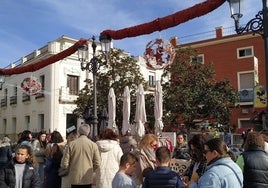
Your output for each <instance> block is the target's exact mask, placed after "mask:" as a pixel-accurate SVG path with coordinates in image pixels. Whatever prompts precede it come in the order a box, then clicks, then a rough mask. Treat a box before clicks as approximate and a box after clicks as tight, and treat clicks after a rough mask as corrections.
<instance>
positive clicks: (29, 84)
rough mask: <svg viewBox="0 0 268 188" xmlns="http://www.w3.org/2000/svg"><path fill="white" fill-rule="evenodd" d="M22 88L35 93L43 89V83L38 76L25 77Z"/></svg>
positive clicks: (28, 92) (29, 92) (29, 93)
mask: <svg viewBox="0 0 268 188" xmlns="http://www.w3.org/2000/svg"><path fill="white" fill-rule="evenodd" d="M20 86H21V89H22V90H23V91H24V92H25V93H27V94H28V95H35V94H38V93H39V92H40V91H41V88H42V85H41V83H40V82H39V80H38V79H37V78H36V77H28V78H25V79H24V80H23V81H22V82H21V84H20Z"/></svg>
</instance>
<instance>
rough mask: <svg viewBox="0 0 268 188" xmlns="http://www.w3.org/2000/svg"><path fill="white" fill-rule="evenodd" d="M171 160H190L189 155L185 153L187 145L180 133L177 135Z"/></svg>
mask: <svg viewBox="0 0 268 188" xmlns="http://www.w3.org/2000/svg"><path fill="white" fill-rule="evenodd" d="M172 158H175V159H185V160H190V159H191V157H190V155H189V154H188V153H187V143H186V141H185V139H184V134H183V133H182V132H179V133H178V134H177V138H176V146H175V148H174V152H173V155H172Z"/></svg>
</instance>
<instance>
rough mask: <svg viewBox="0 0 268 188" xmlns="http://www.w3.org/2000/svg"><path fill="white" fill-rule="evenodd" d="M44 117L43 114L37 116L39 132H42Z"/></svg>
mask: <svg viewBox="0 0 268 188" xmlns="http://www.w3.org/2000/svg"><path fill="white" fill-rule="evenodd" d="M44 119H45V115H44V114H38V127H39V129H40V131H41V130H44V128H45V123H44Z"/></svg>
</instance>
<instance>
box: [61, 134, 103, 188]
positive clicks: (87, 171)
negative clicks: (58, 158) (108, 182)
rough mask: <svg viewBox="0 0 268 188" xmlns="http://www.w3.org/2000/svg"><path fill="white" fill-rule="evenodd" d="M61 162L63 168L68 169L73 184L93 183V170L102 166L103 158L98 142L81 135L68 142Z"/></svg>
mask: <svg viewBox="0 0 268 188" xmlns="http://www.w3.org/2000/svg"><path fill="white" fill-rule="evenodd" d="M65 151H66V153H65V154H64V156H63V158H62V162H61V167H62V168H63V169H68V170H69V174H68V178H69V181H70V184H72V185H87V184H92V183H93V172H94V171H97V170H98V169H99V168H100V163H101V158H100V153H99V150H98V146H97V145H96V143H94V142H92V141H91V140H90V139H89V138H88V137H87V136H85V135H81V136H79V137H78V138H77V139H75V140H74V141H72V142H70V143H69V144H68V149H66V150H65Z"/></svg>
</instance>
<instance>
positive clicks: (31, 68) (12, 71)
mask: <svg viewBox="0 0 268 188" xmlns="http://www.w3.org/2000/svg"><path fill="white" fill-rule="evenodd" d="M85 44H86V45H87V44H88V42H87V40H86V39H80V40H79V41H77V42H76V43H75V44H74V45H73V46H71V47H70V48H67V49H66V50H64V51H62V52H60V53H58V54H55V55H53V56H50V57H49V58H47V59H44V60H41V61H39V62H34V63H31V64H29V65H26V66H18V67H15V68H11V69H0V73H2V74H3V75H13V74H21V73H25V72H34V71H36V70H39V69H41V68H43V67H46V66H47V65H50V64H52V63H55V62H57V61H59V60H61V59H63V58H65V57H68V56H69V55H72V54H73V53H75V52H76V51H77V50H78V47H79V46H81V45H85Z"/></svg>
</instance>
